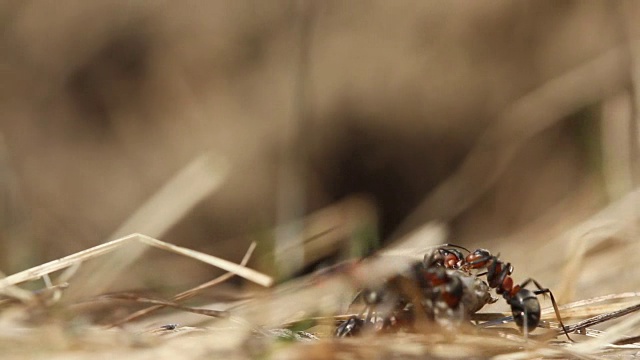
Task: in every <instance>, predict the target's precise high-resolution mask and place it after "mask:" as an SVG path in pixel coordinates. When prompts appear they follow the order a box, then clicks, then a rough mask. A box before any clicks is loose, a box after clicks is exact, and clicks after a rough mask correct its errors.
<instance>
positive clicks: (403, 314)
mask: <svg viewBox="0 0 640 360" xmlns="http://www.w3.org/2000/svg"><path fill="white" fill-rule="evenodd" d="M458 249H461V250H465V251H466V252H467V253H468V255H466V256H464V255H463V253H462V252H461V251H460V250H458ZM498 256H499V255H493V254H491V252H489V251H488V250H486V249H477V250H475V251H473V252H471V251H469V250H467V249H465V248H464V247H461V246H458V245H451V244H446V245H443V246H441V247H439V248H437V249H435V250H434V251H433V252H431V253H430V254H427V255H425V257H424V259H423V261H420V262H416V263H415V264H414V265H413V266H412V267H411V268H410V270H409V271H407V272H406V273H403V274H398V275H395V276H393V277H392V278H390V279H388V280H386V281H385V282H384V283H383V284H382V285H381V286H379V287H376V288H368V289H363V290H361V291H360V292H359V293H358V295H357V296H356V299H354V301H353V302H352V305H353V304H354V303H355V302H357V301H359V302H361V303H363V304H364V308H363V310H361V311H360V312H359V313H358V314H357V315H352V316H351V317H349V318H348V319H347V320H346V321H344V322H342V323H341V324H339V325H338V326H337V328H336V330H335V335H336V336H337V337H347V336H354V335H357V334H359V333H361V332H362V331H363V330H369V331H375V332H394V331H399V330H401V329H412V328H413V327H414V325H415V324H416V322H417V321H418V320H419V319H421V318H426V319H428V320H431V321H432V322H437V323H441V324H442V323H446V324H452V323H455V322H456V321H457V322H461V321H466V320H468V319H469V317H470V316H471V315H472V314H474V313H475V312H476V311H478V310H480V308H482V307H483V306H484V305H485V304H490V303H494V302H496V301H498V299H497V298H494V297H492V296H491V294H490V289H495V292H496V294H497V295H502V297H503V298H504V300H506V302H507V304H509V306H510V307H511V311H512V313H513V320H514V321H515V323H516V325H517V326H518V327H519V328H520V330H521V331H522V332H524V334H525V335H527V334H528V333H529V332H531V331H533V330H534V329H535V328H536V327H537V326H538V325H539V324H540V302H539V301H538V298H537V296H538V295H549V297H550V298H551V302H552V304H553V308H554V310H555V313H556V316H557V319H558V321H559V323H560V326H562V329H563V331H564V333H565V335H566V336H567V338H569V339H570V340H571V338H570V337H569V334H568V332H567V330H566V328H565V326H564V324H563V323H562V319H561V317H560V312H559V310H558V306H557V304H556V301H555V299H554V297H553V293H552V292H551V291H550V290H549V289H548V288H543V287H542V286H541V285H540V284H539V283H538V282H537V281H536V280H533V279H527V280H525V281H524V282H522V283H521V284H519V285H518V284H514V281H513V279H512V278H511V273H512V272H513V266H512V265H511V264H510V263H505V262H504V261H502V260H500V259H499V258H498ZM483 276H486V281H484V280H482V277H483ZM530 284H534V285H535V287H536V288H537V289H536V290H530V289H527V288H526V286H528V285H530Z"/></svg>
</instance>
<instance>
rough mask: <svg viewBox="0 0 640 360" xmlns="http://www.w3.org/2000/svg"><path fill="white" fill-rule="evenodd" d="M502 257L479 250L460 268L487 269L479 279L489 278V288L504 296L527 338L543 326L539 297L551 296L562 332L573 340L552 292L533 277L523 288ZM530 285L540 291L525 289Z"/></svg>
mask: <svg viewBox="0 0 640 360" xmlns="http://www.w3.org/2000/svg"><path fill="white" fill-rule="evenodd" d="M498 256H499V254H498V255H492V254H491V252H489V250H486V249H477V250H475V251H474V252H472V253H470V254H469V255H467V256H466V258H465V259H464V263H463V264H462V265H461V266H460V268H461V269H463V270H466V271H469V270H471V269H487V271H486V272H484V273H481V274H478V275H477V276H481V275H487V282H488V283H489V287H491V288H494V289H496V293H497V294H500V295H502V297H503V298H504V299H505V300H506V301H507V303H508V304H509V305H510V306H511V312H512V313H513V319H514V321H515V323H516V325H518V327H519V328H520V329H521V330H522V331H523V332H524V333H525V335H527V334H528V333H529V332H530V331H533V329H535V328H536V327H537V326H538V324H539V323H540V302H539V301H538V298H537V295H543V294H544V295H546V294H549V297H550V298H551V304H552V305H553V310H554V311H555V313H556V317H557V318H558V321H559V322H560V326H561V327H562V330H563V331H564V333H565V335H566V336H567V338H568V339H569V340H571V341H573V340H572V339H571V337H569V333H568V332H567V329H566V328H565V326H564V324H563V323H562V318H561V317H560V311H559V310H558V304H557V303H556V300H555V298H554V297H553V293H552V292H551V290H549V289H548V288H543V287H542V286H541V285H540V284H539V283H538V282H537V281H535V280H534V279H531V278H529V279H527V280H525V281H524V282H522V283H521V284H520V285H514V284H513V279H512V278H511V273H512V272H513V266H511V264H510V263H505V262H503V261H502V260H500V259H498ZM530 283H533V284H534V285H535V286H536V287H537V288H538V290H535V291H531V290H529V289H525V287H526V286H527V285H529V284H530Z"/></svg>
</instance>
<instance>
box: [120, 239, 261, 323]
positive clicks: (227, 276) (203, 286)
mask: <svg viewBox="0 0 640 360" xmlns="http://www.w3.org/2000/svg"><path fill="white" fill-rule="evenodd" d="M255 248H256V243H255V242H252V243H251V245H250V246H249V249H248V250H247V252H246V253H245V255H244V257H243V258H242V261H241V262H240V265H241V266H246V265H247V263H248V262H249V259H250V258H251V255H252V254H253V251H254V250H255ZM233 276H235V274H234V273H226V274H223V275H220V276H218V277H217V278H215V279H213V280H211V281H208V282H206V283H204V284H201V285H198V286H196V287H194V288H192V289H189V290H187V291H183V292H181V293H179V294H178V295H176V296H174V297H173V301H183V300H186V299H190V298H192V297H193V296H195V295H196V294H197V293H198V292H200V291H202V290H204V289H208V288H210V287H212V286H216V285H218V284H220V283H222V282H224V281H226V280H228V279H231V278H232V277H233ZM163 307H164V305H155V306H151V307H148V308H146V309H142V310H139V311H136V312H135V313H133V314H131V315H129V316H127V317H126V318H124V319H122V320H120V321H118V322H116V323H113V324H111V325H109V327H113V326H119V325H122V324H125V323H128V322H130V321H133V320H135V319H138V318H140V317H142V316H145V315H147V314H150V313H152V312H154V311H156V310H160V309H162V308H163Z"/></svg>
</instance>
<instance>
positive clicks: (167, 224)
mask: <svg viewBox="0 0 640 360" xmlns="http://www.w3.org/2000/svg"><path fill="white" fill-rule="evenodd" d="M228 172H229V165H228V164H227V162H226V161H225V160H224V159H222V158H219V157H216V156H215V155H213V154H203V155H200V156H199V157H197V158H195V159H194V160H192V161H191V162H190V163H189V164H187V165H186V166H185V167H184V168H182V169H181V170H180V171H178V173H177V174H176V175H175V176H173V178H171V179H169V181H167V182H166V183H165V184H164V186H163V187H162V188H160V189H159V190H158V191H157V192H156V193H155V194H153V196H152V197H151V198H150V199H149V200H147V201H146V202H145V203H144V204H142V205H141V206H140V207H139V208H138V210H137V211H136V212H135V213H134V214H133V215H132V216H131V217H129V219H128V220H127V221H125V223H124V224H122V225H121V226H120V227H119V228H118V229H117V230H116V231H115V232H114V233H113V234H112V235H111V236H110V237H109V238H107V239H108V240H111V239H114V238H118V237H122V236H125V235H127V234H131V233H144V234H148V235H149V236H150V237H159V236H162V235H163V234H164V233H165V232H166V231H167V230H169V229H170V228H171V227H172V226H173V225H174V224H176V223H177V222H178V221H179V220H180V219H181V218H182V217H183V216H185V214H187V213H188V212H189V211H190V210H191V209H192V208H193V207H194V206H196V205H197V204H198V203H199V202H200V201H202V200H203V199H205V198H206V197H207V196H209V195H210V194H211V193H212V192H213V191H214V190H216V189H217V188H218V187H219V186H220V185H221V184H222V183H223V181H224V180H225V179H226V178H227V174H228ZM146 249H147V247H145V246H136V245H130V246H127V247H126V248H121V249H119V250H118V251H117V252H116V253H115V254H114V255H113V256H112V257H109V258H108V259H105V260H102V261H100V262H95V263H93V264H91V266H90V269H88V270H86V271H84V272H83V273H82V274H81V275H80V276H82V278H81V279H78V280H77V281H76V283H79V284H82V285H83V288H78V287H75V288H72V289H70V290H69V292H68V294H67V296H69V297H74V296H75V297H79V296H88V295H92V294H98V293H100V292H102V291H103V290H104V289H106V288H107V287H108V286H109V285H110V284H111V283H113V281H114V280H115V279H116V278H117V277H118V276H119V275H120V272H121V271H122V270H123V269H125V268H126V267H128V266H129V265H130V264H132V263H133V262H134V261H135V260H136V259H137V258H138V257H140V256H141V255H142V253H143V252H144V251H145V250H146Z"/></svg>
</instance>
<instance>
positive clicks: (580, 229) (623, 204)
mask: <svg viewBox="0 0 640 360" xmlns="http://www.w3.org/2000/svg"><path fill="white" fill-rule="evenodd" d="M639 206H640V190H635V191H633V192H630V193H628V194H627V195H625V196H624V197H623V198H621V199H620V200H618V201H616V202H614V203H612V204H611V205H609V206H607V207H606V208H605V209H603V210H601V211H600V212H598V213H597V214H595V215H593V216H592V217H590V218H589V219H587V220H585V221H583V222H582V223H580V224H579V225H577V226H575V227H574V228H573V229H571V230H569V231H567V232H565V234H563V235H562V238H564V239H568V244H569V245H568V252H569V253H570V254H571V256H570V257H569V258H568V260H567V261H566V265H565V267H564V274H563V275H562V276H561V279H562V281H561V282H560V284H559V285H558V286H557V287H556V289H557V290H556V293H557V294H558V299H559V301H561V302H565V301H567V300H568V299H570V298H572V297H573V292H574V289H575V283H576V280H577V279H579V278H580V275H581V274H582V272H583V262H584V261H585V258H586V256H587V254H588V253H589V252H590V251H591V250H592V249H594V248H596V247H597V246H599V245H600V244H602V243H603V242H604V241H606V240H608V239H611V238H614V237H616V238H623V239H625V238H626V239H630V238H632V236H629V234H634V233H635V230H634V229H635V228H636V226H637V225H636V223H637V221H638V219H640V213H638V211H637V209H638V208H639Z"/></svg>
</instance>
